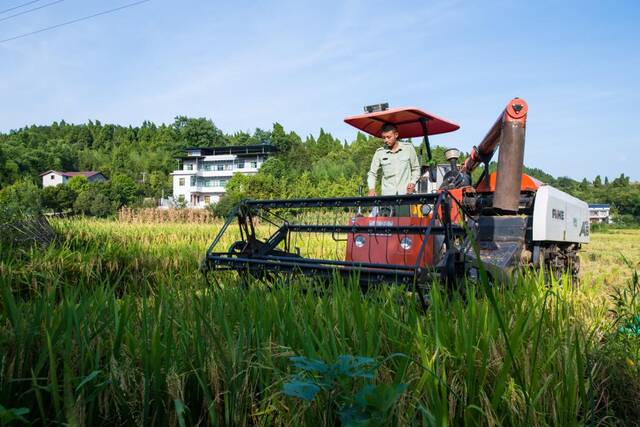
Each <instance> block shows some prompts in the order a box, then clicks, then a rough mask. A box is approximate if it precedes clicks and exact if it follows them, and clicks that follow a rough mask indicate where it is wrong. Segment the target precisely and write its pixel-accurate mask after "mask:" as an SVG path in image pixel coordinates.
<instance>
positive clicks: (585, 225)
mask: <svg viewBox="0 0 640 427" xmlns="http://www.w3.org/2000/svg"><path fill="white" fill-rule="evenodd" d="M588 235H589V221H583V223H582V228H581V229H580V234H579V235H578V236H588Z"/></svg>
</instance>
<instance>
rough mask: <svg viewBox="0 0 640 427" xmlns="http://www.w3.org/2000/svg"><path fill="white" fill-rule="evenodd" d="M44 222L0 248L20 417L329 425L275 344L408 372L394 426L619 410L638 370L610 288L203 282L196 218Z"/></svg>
mask: <svg viewBox="0 0 640 427" xmlns="http://www.w3.org/2000/svg"><path fill="white" fill-rule="evenodd" d="M53 225H54V227H55V228H56V230H57V231H58V232H59V234H60V235H61V236H62V243H61V244H60V245H59V246H57V247H53V248H49V249H47V250H33V251H21V252H17V251H6V252H2V254H0V297H1V301H0V355H1V356H0V404H2V405H3V407H4V408H24V410H22V409H21V410H20V413H19V414H18V415H20V416H21V417H23V418H24V419H25V420H26V421H27V422H29V423H33V424H57V423H76V424H86V425H114V424H116V425H151V424H153V425H176V424H177V425H183V424H184V425H194V424H198V423H200V424H207V425H265V426H267V425H268V426H271V425H334V424H336V417H335V416H334V415H331V414H330V413H328V411H327V408H326V407H325V406H323V405H319V404H316V403H315V402H314V403H308V402H303V401H298V400H295V399H291V398H289V397H287V396H286V395H284V393H283V392H282V387H283V384H284V383H285V382H286V381H288V380H290V378H291V377H292V375H293V370H292V366H291V364H290V359H289V358H290V357H293V356H301V357H305V358H307V359H309V360H311V359H314V360H325V361H331V360H336V359H337V358H338V357H339V356H340V355H345V354H355V355H362V356H363V357H367V358H371V359H373V360H386V361H385V363H384V364H382V365H380V366H379V367H378V369H377V371H376V382H377V383H378V384H407V389H406V391H405V392H404V393H403V394H402V395H400V396H399V397H398V398H397V400H396V401H395V405H394V406H393V409H392V410H391V411H390V413H389V414H388V416H389V424H391V425H469V426H474V425H521V424H525V423H526V424H529V425H532V426H546V425H554V426H555V425H581V424H606V423H612V424H613V423H615V422H621V423H627V424H629V423H631V422H632V421H633V419H632V418H631V416H632V415H633V414H634V412H633V410H632V409H634V408H636V407H634V406H633V405H632V404H631V403H630V404H628V405H627V410H626V411H625V410H623V408H621V407H620V405H616V402H615V401H614V397H615V396H617V395H616V394H615V392H616V390H619V391H621V392H622V391H624V390H623V387H625V388H626V390H633V388H632V386H633V385H634V384H637V382H634V381H635V378H637V377H634V376H633V374H634V373H636V372H637V371H633V370H623V369H622V368H624V367H625V366H626V367H629V364H628V362H627V359H630V360H631V361H632V362H633V361H634V360H633V358H632V357H630V355H631V356H633V353H632V352H630V349H631V350H633V349H634V348H635V349H637V347H623V346H617V344H616V345H613V344H614V343H619V342H622V341H621V340H622V336H621V335H616V334H615V333H614V332H615V331H614V329H615V330H616V331H617V329H618V328H619V327H620V326H622V324H616V325H615V326H613V322H614V319H615V314H613V313H611V312H609V311H608V310H609V309H610V308H612V307H614V305H612V303H611V301H612V300H611V299H610V298H608V297H606V295H604V296H602V295H601V294H602V293H603V292H604V291H605V290H608V289H610V288H609V287H608V286H610V285H606V286H605V285H603V287H597V286H585V285H584V284H583V285H582V286H580V287H575V286H570V284H569V283H568V281H567V280H566V278H564V279H562V280H561V281H560V282H554V283H552V284H551V286H545V284H544V282H543V280H542V278H541V277H539V276H537V275H535V274H533V273H526V274H524V273H523V274H519V275H515V276H514V277H513V278H512V280H511V283H510V284H509V286H494V285H491V284H490V283H484V282H479V283H469V284H468V285H467V286H466V287H465V290H464V292H463V293H462V294H459V293H453V294H451V293H449V292H448V291H447V290H445V289H443V288H442V287H441V285H440V284H438V283H434V284H433V285H432V287H431V291H430V293H429V299H430V301H431V304H430V305H429V308H428V310H427V311H426V312H425V311H423V310H422V308H421V307H420V306H419V305H418V304H416V303H415V297H414V296H413V295H412V294H411V293H410V292H408V291H407V290H406V289H403V288H400V287H395V286H379V287H377V288H374V289H371V290H370V291H369V292H367V293H366V294H363V293H362V292H361V290H360V288H359V287H358V286H357V285H356V284H355V283H352V282H351V281H348V280H347V281H342V280H338V279H336V280H333V281H332V283H329V284H325V286H324V287H318V286H317V285H314V284H313V283H310V282H309V281H307V280H304V279H302V278H292V279H290V280H284V279H283V280H281V281H276V282H274V283H270V284H265V283H262V282H258V281H250V282H249V283H248V286H247V287H243V286H240V284H239V283H238V281H237V278H236V277H235V276H234V275H231V274H230V275H225V276H221V277H220V285H221V286H220V287H213V286H208V285H207V284H206V283H205V282H204V280H203V278H202V276H201V274H200V273H199V272H198V265H199V261H200V257H201V256H202V254H203V253H204V250H205V248H206V246H207V245H208V243H209V240H210V239H211V238H212V237H213V235H214V234H215V229H214V228H213V227H212V226H211V225H197V226H190V225H184V224H182V225H181V224H163V225H161V226H155V225H152V224H118V223H115V222H109V221H96V220H73V221H69V220H63V221H57V222H55V223H54V224H53ZM230 240H232V239H230ZM228 243H229V244H231V243H232V241H229V242H228ZM314 250H317V251H320V250H321V249H320V248H319V247H316V248H314ZM303 290H306V292H303ZM628 295H630V294H628ZM601 296H602V297H601ZM397 353H402V354H404V355H406V357H391V356H392V355H394V354H397ZM613 354H615V355H616V357H613V356H612V355H613ZM610 356H611V357H610ZM634 363H635V362H634ZM635 366H637V364H636V365H635ZM615 369H619V370H618V371H616V370H615ZM625 369H626V368H625ZM635 369H637V368H635ZM617 372H621V374H620V376H618V374H617ZM613 373H616V376H615V377H614V376H613ZM614 378H618V381H620V383H619V384H616V383H615V382H612V380H613V379H614ZM622 379H624V381H622ZM356 391H357V390H356ZM630 393H631V392H628V394H630ZM354 394H355V393H354ZM27 410H28V412H25V411H27Z"/></svg>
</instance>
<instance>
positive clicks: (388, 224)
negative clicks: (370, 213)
mask: <svg viewBox="0 0 640 427" xmlns="http://www.w3.org/2000/svg"><path fill="white" fill-rule="evenodd" d="M369 226H371V227H393V221H380V220H375V219H374V220H373V221H369Z"/></svg>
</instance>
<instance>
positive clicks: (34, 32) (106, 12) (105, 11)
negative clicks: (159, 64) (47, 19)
mask: <svg viewBox="0 0 640 427" xmlns="http://www.w3.org/2000/svg"><path fill="white" fill-rule="evenodd" d="M149 1H151V0H140V1H136V2H133V3H129V4H125V5H124V6H120V7H115V8H113V9H108V10H104V11H102V12H98V13H94V14H93V15H88V16H83V17H82V18H77V19H73V20H71V21H67V22H62V23H60V24H56V25H52V26H50V27H45V28H41V29H39V30H36V31H31V32H28V33H24V34H20V35H17V36H14V37H9V38H8V39H3V40H0V43H6V42H9V41H12V40H16V39H21V38H23V37H27V36H32V35H34V34H39V33H43V32H45V31H49V30H53V29H55V28H60V27H64V26H66V25H71V24H75V23H76V22H80V21H86V20H87V19H91V18H95V17H97V16H101V15H107V14H109V13H113V12H117V11H119V10H122V9H127V8H130V7H134V6H137V5H139V4H142V3H147V2H149Z"/></svg>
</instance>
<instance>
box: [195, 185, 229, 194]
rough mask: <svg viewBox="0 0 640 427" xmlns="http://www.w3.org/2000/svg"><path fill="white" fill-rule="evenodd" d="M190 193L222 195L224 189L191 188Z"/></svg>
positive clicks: (199, 186)
mask: <svg viewBox="0 0 640 427" xmlns="http://www.w3.org/2000/svg"><path fill="white" fill-rule="evenodd" d="M189 189H190V191H191V192H192V193H202V194H214V193H224V192H225V189H224V187H220V186H217V187H206V186H201V185H198V186H191V187H190V188H189Z"/></svg>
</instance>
